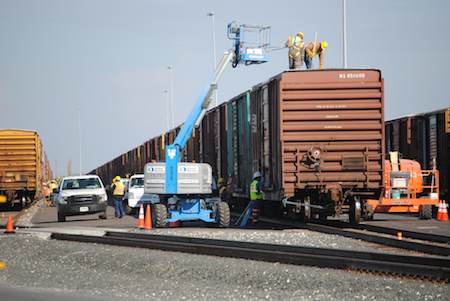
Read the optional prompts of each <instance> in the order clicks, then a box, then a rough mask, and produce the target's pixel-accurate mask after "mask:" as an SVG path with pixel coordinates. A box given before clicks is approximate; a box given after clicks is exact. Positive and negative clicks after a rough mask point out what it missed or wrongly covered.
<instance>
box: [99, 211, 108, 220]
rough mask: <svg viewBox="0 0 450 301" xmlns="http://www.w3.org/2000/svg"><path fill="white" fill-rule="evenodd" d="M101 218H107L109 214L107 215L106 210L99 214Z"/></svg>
mask: <svg viewBox="0 0 450 301" xmlns="http://www.w3.org/2000/svg"><path fill="white" fill-rule="evenodd" d="M98 217H99V218H100V219H107V218H108V215H106V210H105V211H104V212H103V213H101V214H100V215H99V216H98Z"/></svg>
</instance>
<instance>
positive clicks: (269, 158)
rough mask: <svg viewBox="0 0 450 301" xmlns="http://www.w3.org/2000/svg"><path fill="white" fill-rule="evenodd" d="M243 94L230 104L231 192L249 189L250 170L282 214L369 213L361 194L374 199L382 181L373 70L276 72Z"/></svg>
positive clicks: (379, 99) (377, 81) (379, 107)
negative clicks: (281, 206) (260, 178)
mask: <svg viewBox="0 0 450 301" xmlns="http://www.w3.org/2000/svg"><path fill="white" fill-rule="evenodd" d="M250 98H251V101H250V107H249V106H248V104H247V102H248V100H247V98H246V97H243V96H241V97H238V98H237V99H235V100H232V101H230V103H229V105H230V104H231V106H232V108H231V109H230V110H229V111H228V112H229V114H231V115H229V116H228V117H229V120H230V121H231V127H230V126H229V127H228V131H231V133H232V135H231V140H230V139H229V141H228V143H229V144H231V147H230V148H229V151H230V150H231V151H232V152H233V156H232V158H233V163H235V164H234V165H238V167H237V169H236V168H235V169H234V172H232V173H230V176H231V177H232V178H233V179H232V181H231V182H233V183H238V184H236V185H235V190H234V191H233V195H234V196H238V197H243V196H246V195H248V187H249V184H250V182H251V173H252V172H254V171H260V172H262V174H263V189H264V192H265V198H266V200H272V201H277V202H278V203H279V202H280V201H281V200H282V199H283V204H284V206H285V207H286V208H287V211H288V212H289V214H292V215H297V214H300V215H301V216H302V217H304V218H309V217H310V216H311V215H312V214H315V213H317V214H319V215H320V216H321V217H325V216H327V215H339V214H341V213H347V212H349V213H351V219H353V220H355V219H359V216H360V215H361V214H363V213H364V211H366V212H367V213H370V212H368V211H369V210H364V209H367V208H364V204H365V202H364V200H365V199H366V198H368V197H376V198H378V197H379V195H380V192H381V189H382V186H383V164H382V160H383V157H384V138H383V137H384V127H383V116H384V112H383V80H382V77H381V73H380V71H378V70H320V71H319V70H317V71H294V72H283V73H281V74H279V75H278V76H276V77H274V78H272V79H271V80H269V81H268V82H265V83H262V84H260V85H257V86H255V87H254V88H253V89H252V91H251V93H250ZM236 108H237V111H238V112H235V111H236ZM234 115H236V116H237V117H235V116H234ZM236 119H237V121H236ZM246 119H248V122H245V121H246ZM236 125H237V127H238V128H239V134H233V133H234V131H236ZM248 132H251V134H250V135H249V133H248ZM236 135H238V137H235V136H236ZM248 136H250V137H251V139H250V140H247V137H248ZM249 141H251V143H250V142H249ZM236 144H237V145H238V146H236ZM240 146H243V148H244V149H242V150H241V149H240ZM236 147H237V149H238V151H237V152H236ZM241 148H242V147H241ZM241 154H242V155H241ZM229 155H230V154H229ZM236 158H238V160H237V164H236ZM247 164H249V165H248V166H247ZM242 166H245V171H241V170H240V168H239V167H242ZM236 171H237V172H238V174H237V175H236ZM242 173H244V174H245V176H244V177H243V176H242ZM358 208H361V209H362V210H358Z"/></svg>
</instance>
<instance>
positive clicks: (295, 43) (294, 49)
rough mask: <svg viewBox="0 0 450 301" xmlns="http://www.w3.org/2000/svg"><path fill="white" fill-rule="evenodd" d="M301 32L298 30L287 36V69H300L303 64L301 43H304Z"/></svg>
mask: <svg viewBox="0 0 450 301" xmlns="http://www.w3.org/2000/svg"><path fill="white" fill-rule="evenodd" d="M303 38H304V35H303V32H301V31H299V32H297V34H296V35H295V36H292V37H291V36H289V37H288V40H287V42H286V47H288V48H289V50H288V59H289V69H290V70H294V69H300V67H301V66H302V65H303V45H304V40H303Z"/></svg>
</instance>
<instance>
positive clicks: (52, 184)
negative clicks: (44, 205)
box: [50, 180, 58, 193]
mask: <svg viewBox="0 0 450 301" xmlns="http://www.w3.org/2000/svg"><path fill="white" fill-rule="evenodd" d="M50 190H51V193H55V192H56V191H57V190H58V182H56V180H51V181H50Z"/></svg>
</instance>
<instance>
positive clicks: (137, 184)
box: [130, 178, 144, 188]
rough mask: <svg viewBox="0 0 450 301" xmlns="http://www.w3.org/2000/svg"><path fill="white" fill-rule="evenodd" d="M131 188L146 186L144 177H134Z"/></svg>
mask: <svg viewBox="0 0 450 301" xmlns="http://www.w3.org/2000/svg"><path fill="white" fill-rule="evenodd" d="M130 188H144V178H132V179H131V182H130Z"/></svg>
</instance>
